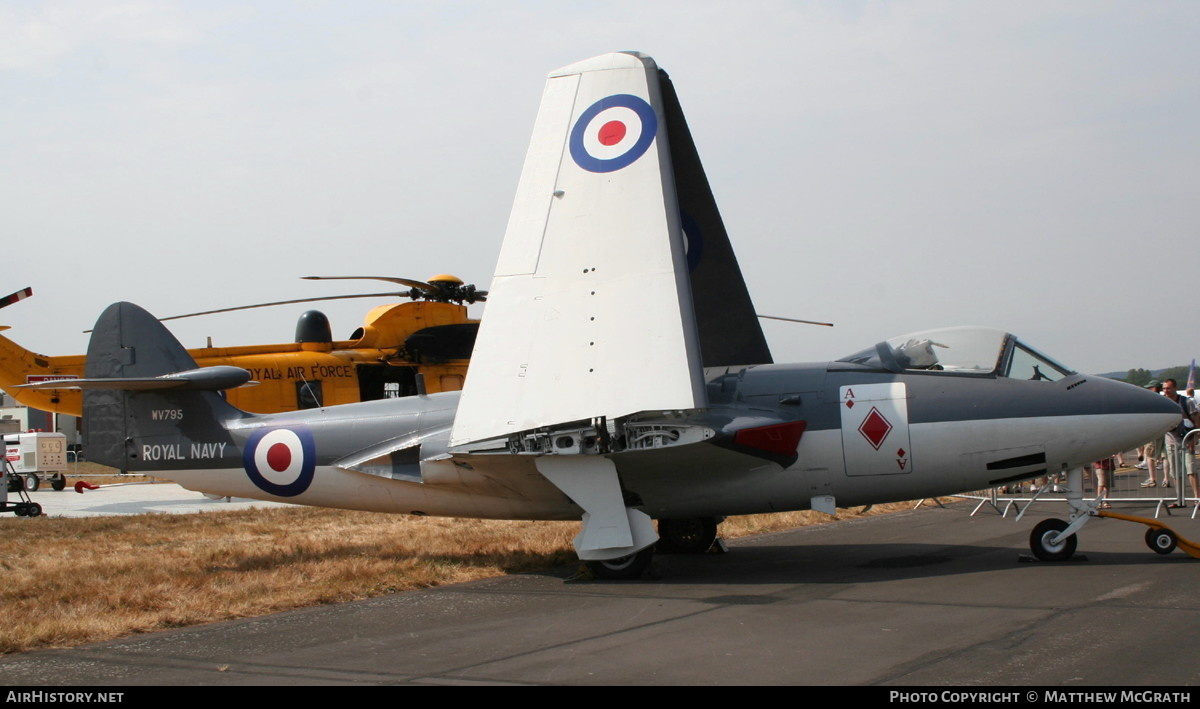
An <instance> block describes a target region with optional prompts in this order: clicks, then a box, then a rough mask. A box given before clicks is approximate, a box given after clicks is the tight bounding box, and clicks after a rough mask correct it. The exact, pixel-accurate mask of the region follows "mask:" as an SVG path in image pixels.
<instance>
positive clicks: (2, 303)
mask: <svg viewBox="0 0 1200 709" xmlns="http://www.w3.org/2000/svg"><path fill="white" fill-rule="evenodd" d="M31 295H33V288H31V287H30V288H22V289H21V290H19V291H17V292H16V293H10V294H8V295H6V296H4V297H3V298H0V308H7V307H8V306H10V305H12V304H13V303H16V302H17V301H21V300H25V299H26V298H28V297H29V296H31Z"/></svg>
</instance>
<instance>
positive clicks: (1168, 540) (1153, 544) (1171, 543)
mask: <svg viewBox="0 0 1200 709" xmlns="http://www.w3.org/2000/svg"><path fill="white" fill-rule="evenodd" d="M1178 543H1179V537H1176V536H1175V533H1174V532H1172V531H1171V530H1169V529H1147V530H1146V546H1148V547H1150V548H1151V549H1153V550H1154V551H1156V552H1158V553H1159V554H1170V553H1171V552H1173V551H1175V545H1176V544H1178Z"/></svg>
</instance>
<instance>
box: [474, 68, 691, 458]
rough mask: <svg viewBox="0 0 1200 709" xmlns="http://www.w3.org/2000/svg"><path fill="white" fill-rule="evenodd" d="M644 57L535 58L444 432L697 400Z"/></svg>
mask: <svg viewBox="0 0 1200 709" xmlns="http://www.w3.org/2000/svg"><path fill="white" fill-rule="evenodd" d="M666 131H667V121H666V119H665V114H664V110H663V98H662V95H661V91H660V85H659V72H658V68H657V66H656V65H655V64H654V61H653V60H652V59H650V58H649V57H645V56H642V55H639V54H634V53H618V54H606V55H604V56H601V57H596V58H595V59H589V60H587V61H583V62H579V63H577V64H572V65H570V66H568V67H564V68H563V69H560V70H558V71H556V72H553V73H552V74H550V77H549V80H548V81H547V83H546V89H545V93H544V94H543V97H542V105H541V108H540V109H539V111H538V116H537V122H536V123H535V125H534V131H533V139H532V141H531V143H530V147H529V153H528V154H527V156H526V158H525V167H524V170H523V171H522V173H521V181H520V184H519V186H518V188H517V196H516V200H515V203H514V205H513V211H512V215H511V216H510V218H509V223H508V230H507V232H506V233H505V236H504V245H503V247H502V249H501V252H500V259H499V262H498V264H497V266H496V276H495V280H494V281H493V282H492V287H491V289H490V292H489V293H490V294H489V296H488V306H487V312H486V314H485V316H484V318H483V323H482V325H481V326H480V329H479V337H478V339H477V340H476V342H475V350H474V352H473V354H472V356H471V365H470V370H469V373H468V376H467V382H466V387H465V389H464V390H463V394H462V399H461V401H460V404H459V408H458V414H457V417H456V418H455V421H454V430H453V434H452V437H451V443H452V445H461V444H464V443H468V442H471V441H479V440H484V439H489V438H495V437H498V436H504V435H508V434H511V433H516V432H519V431H525V430H529V429H533V428H539V427H543V426H552V425H556V424H560V423H567V422H573V421H581V420H586V419H590V418H594V417H599V416H605V417H608V418H616V417H619V416H626V415H629V414H633V413H637V412H640V411H663V410H674V409H695V408H702V407H703V406H705V398H704V386H703V371H702V363H701V356H700V346H699V340H698V335H697V328H696V321H695V315H694V310H693V305H692V297H691V285H690V283H689V277H688V266H687V257H686V254H685V248H684V242H683V236H682V232H681V229H680V219H679V206H678V200H677V198H676V193H675V180H674V173H673V170H672V166H671V151H670V147H669V142H668V139H667V135H666Z"/></svg>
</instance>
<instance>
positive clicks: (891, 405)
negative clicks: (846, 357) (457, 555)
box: [128, 361, 1179, 519]
mask: <svg viewBox="0 0 1200 709" xmlns="http://www.w3.org/2000/svg"><path fill="white" fill-rule="evenodd" d="M706 375H707V382H708V385H707V390H708V401H709V407H708V408H707V409H705V410H702V411H691V412H663V413H661V414H658V415H655V416H651V417H649V418H647V417H646V416H644V415H643V416H640V417H638V418H637V421H636V423H637V424H639V425H642V426H645V425H648V424H652V425H654V426H657V427H660V428H664V429H666V430H668V431H670V432H672V435H673V436H676V438H677V440H675V441H673V440H672V439H671V438H670V437H669V436H662V437H660V438H661V443H657V442H656V443H654V444H653V445H647V446H644V447H639V448H634V447H632V446H626V447H623V446H622V435H623V431H622V430H621V428H620V426H622V425H624V422H614V424H613V425H610V433H612V434H613V436H614V440H613V442H612V445H610V446H608V447H603V448H601V449H599V450H595V451H593V452H591V453H588V452H582V451H578V450H574V449H572V450H570V451H569V452H557V451H555V450H554V449H549V450H546V451H543V452H541V453H536V454H534V453H528V452H513V449H512V448H504V447H502V446H499V447H498V446H492V447H490V448H488V447H484V448H482V449H479V450H470V451H461V450H460V451H455V452H453V455H452V454H451V453H452V452H451V451H450V450H449V445H448V441H449V432H450V427H451V425H452V423H453V417H454V413H455V407H456V404H457V401H458V394H457V393H445V394H435V395H430V396H418V397H409V398H402V399H389V400H383V401H375V402H367V403H362V404H350V405H344V406H337V407H329V408H324V409H314V410H310V411H299V412H292V413H285V414H273V415H261V416H259V415H249V414H243V413H241V412H236V410H232V409H228V410H226V411H224V412H223V415H222V412H220V411H213V412H211V413H213V414H218V419H221V420H220V424H219V425H216V422H215V421H214V422H213V424H210V425H205V424H204V423H203V421H202V419H203V418H204V416H197V415H196V414H197V413H201V414H202V413H203V412H195V411H189V410H187V408H186V407H185V406H176V405H175V404H172V403H171V395H170V394H161V395H154V396H153V397H152V398H146V397H144V396H143V397H142V399H140V400H139V401H140V402H142V403H140V404H139V405H138V406H136V407H134V408H135V413H134V416H135V417H136V418H137V419H138V421H139V422H141V424H143V425H142V426H140V427H135V428H137V429H138V430H136V431H135V432H134V434H133V435H132V436H131V437H130V438H129V439H128V442H129V445H128V468H129V469H130V470H139V471H145V472H153V473H155V474H157V475H161V476H163V477H166V478H170V479H174V480H176V481H178V482H179V483H181V484H182V485H184V486H185V487H188V488H191V489H195V490H200V491H203V492H208V493H215V494H220V495H235V496H242V497H251V498H260V499H271V500H282V501H289V502H295V503H299V504H310V505H321V506H332V507H342V508H348V509H364V510H375V511H382V512H400V513H413V514H429V515H442V516H469V517H492V518H511V519H578V517H579V515H580V509H579V508H578V507H577V506H576V505H574V504H573V503H572V502H571V500H570V499H568V498H567V497H566V496H565V495H564V494H563V493H562V492H561V491H560V490H559V489H558V488H556V487H555V486H554V485H552V484H551V483H550V482H549V481H548V480H547V479H546V478H545V477H543V476H542V475H540V474H539V473H538V472H537V468H536V465H534V463H533V459H534V458H535V457H536V455H588V454H593V455H606V456H608V457H610V458H611V459H612V461H613V462H614V464H615V465H616V468H617V471H618V472H619V475H620V481H621V485H622V487H623V489H624V490H625V493H626V496H627V498H628V499H630V500H632V501H633V504H634V505H635V506H637V507H639V508H640V509H642V510H643V511H644V512H646V513H647V514H649V515H650V516H652V517H656V518H677V517H697V516H720V515H730V514H749V513H756V512H772V511H783V510H795V509H806V508H808V507H809V506H810V505H811V501H812V500H813V498H815V497H819V496H831V497H833V498H834V499H836V501H837V504H838V505H839V506H850V505H860V504H872V503H881V502H888V501H895V500H907V499H919V498H923V497H930V496H936V495H946V494H953V493H957V492H961V491H965V490H976V489H982V488H986V487H991V486H995V485H998V484H1002V483H1004V482H1006V481H1010V480H1018V479H1025V478H1030V477H1035V476H1038V475H1043V474H1045V473H1047V472H1057V471H1059V470H1062V469H1064V468H1072V467H1077V466H1080V465H1083V464H1086V463H1089V462H1091V461H1093V460H1097V459H1099V458H1102V457H1105V456H1107V455H1109V454H1111V453H1113V452H1116V451H1120V450H1126V449H1129V448H1131V447H1133V446H1135V445H1138V444H1140V443H1143V442H1145V441H1146V440H1149V439H1150V438H1151V437H1153V436H1154V435H1156V434H1161V433H1162V432H1164V431H1165V430H1167V429H1169V428H1171V427H1172V426H1174V425H1175V423H1176V422H1177V421H1178V419H1179V409H1178V407H1177V406H1175V405H1174V404H1171V403H1170V402H1166V400H1165V399H1164V398H1163V397H1159V396H1156V395H1154V394H1152V393H1148V392H1146V391H1143V390H1141V389H1140V388H1138V387H1134V386H1130V385H1128V384H1124V383H1121V382H1115V381H1112V380H1108V379H1105V378H1103V377H1097V376H1087V375H1079V374H1071V375H1069V376H1066V377H1064V378H1062V379H1059V380H1058V381H1027V380H1016V379H1008V378H1005V377H1002V376H995V375H989V374H970V373H950V372H940V371H931V372H902V373H895V372H889V371H885V370H881V369H875V368H871V367H869V366H864V365H859V364H852V363H848V362H840V361H839V362H826V363H814V364H780V365H761V366H754V367H745V368H723V369H720V370H709V371H707V372H706ZM156 412H157V413H156ZM193 422H194V425H193ZM795 422H803V424H802V430H803V433H802V435H801V436H800V439H799V443H798V445H797V446H796V447H795V451H794V455H780V454H779V453H778V451H774V452H772V451H760V450H756V449H754V448H753V447H747V446H745V445H738V444H737V443H736V441H734V438H735V437H736V436H737V434H738V432H739V431H742V430H745V429H758V428H762V427H771V426H773V425H777V424H781V423H795ZM614 426H615V428H614ZM274 431H282V433H272V432H274ZM681 431H682V432H684V433H683V435H682V436H680V435H679V433H680V432H681ZM687 431H692V432H693V433H694V432H695V431H703V434H702V435H698V436H697V435H690V434H688V433H687ZM266 434H270V437H266ZM629 440H632V436H630V437H629ZM264 441H265V442H266V443H269V444H270V447H271V448H270V450H268V446H267V445H266V443H264ZM288 446H292V448H291V449H290V451H289V450H288ZM271 450H274V451H275V453H271ZM270 455H276V457H275V459H271V458H270ZM285 463H286V465H285ZM271 466H274V467H275V468H280V469H279V470H273V469H271Z"/></svg>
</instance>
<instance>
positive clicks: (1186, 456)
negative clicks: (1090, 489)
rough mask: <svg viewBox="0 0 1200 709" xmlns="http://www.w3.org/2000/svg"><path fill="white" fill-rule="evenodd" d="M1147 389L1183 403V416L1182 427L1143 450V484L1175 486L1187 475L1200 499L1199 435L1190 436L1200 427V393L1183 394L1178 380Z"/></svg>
mask: <svg viewBox="0 0 1200 709" xmlns="http://www.w3.org/2000/svg"><path fill="white" fill-rule="evenodd" d="M1146 388H1147V389H1151V390H1153V391H1155V392H1157V393H1159V394H1161V395H1162V396H1165V397H1167V398H1168V399H1170V400H1171V401H1174V402H1176V403H1177V404H1179V412H1180V414H1181V415H1182V416H1181V419H1180V422H1179V425H1178V426H1176V427H1175V428H1173V429H1171V430H1170V431H1167V433H1166V435H1164V436H1156V437H1155V438H1154V439H1153V440H1151V441H1149V442H1148V443H1146V445H1144V446H1142V448H1141V449H1140V452H1141V455H1140V461H1139V462H1138V464H1137V465H1136V466H1135V467H1137V468H1139V469H1142V470H1145V471H1146V473H1147V476H1148V477H1147V478H1146V479H1145V480H1144V481H1143V482H1142V487H1172V486H1173V485H1174V484H1176V483H1177V482H1178V481H1179V480H1180V478H1182V477H1187V479H1188V483H1189V484H1190V485H1191V489H1192V497H1194V498H1200V485H1198V484H1197V481H1196V468H1195V465H1196V437H1195V436H1192V437H1190V438H1187V434H1188V433H1189V432H1190V431H1191V430H1193V429H1194V428H1196V427H1197V426H1200V401H1197V396H1198V393H1197V391H1196V390H1195V389H1193V388H1190V387H1189V388H1188V389H1187V391H1186V393H1184V394H1181V393H1179V384H1178V382H1176V381H1175V380H1174V379H1167V380H1165V381H1163V382H1158V381H1157V380H1155V381H1151V382H1150V383H1149V384H1147V385H1146ZM1185 438H1186V441H1185ZM1122 457H1123V456H1121V457H1118V464H1120V463H1123V462H1124V461H1123V460H1122V459H1121V458H1122ZM1180 463H1182V466H1181V467H1182V469H1181V470H1175V469H1174V468H1175V466H1178V465H1180ZM1160 473H1161V475H1160ZM1173 479H1174V481H1175V482H1173ZM1180 484H1181V483H1180ZM1099 495H1100V493H1099V484H1097V496H1099ZM1104 504H1107V503H1104ZM1172 506H1177V505H1172Z"/></svg>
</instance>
